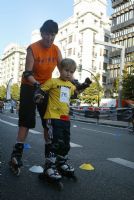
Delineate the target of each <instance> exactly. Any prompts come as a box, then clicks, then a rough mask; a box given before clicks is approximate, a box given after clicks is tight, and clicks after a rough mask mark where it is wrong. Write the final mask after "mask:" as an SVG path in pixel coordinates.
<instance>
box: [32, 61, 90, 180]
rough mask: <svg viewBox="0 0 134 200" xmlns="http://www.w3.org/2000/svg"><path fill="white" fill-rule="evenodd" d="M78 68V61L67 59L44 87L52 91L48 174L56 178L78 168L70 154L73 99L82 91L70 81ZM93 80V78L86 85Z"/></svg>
mask: <svg viewBox="0 0 134 200" xmlns="http://www.w3.org/2000/svg"><path fill="white" fill-rule="evenodd" d="M75 70H76V63H75V61H74V60H72V59H69V58H65V59H63V60H62V61H61V63H60V67H59V71H60V77H59V78H52V79H49V80H48V81H46V82H45V84H43V85H41V90H43V91H44V92H48V94H49V99H48V104H47V109H46V112H45V115H44V119H45V120H46V127H47V135H46V138H45V141H46V144H45V157H46V161H45V169H44V173H45V175H47V176H48V177H50V178H52V179H56V180H57V179H61V174H64V175H73V174H74V168H73V167H72V166H70V165H69V164H68V163H67V155H68V152H69V150H70V118H69V104H70V98H71V96H72V95H75V94H78V90H77V89H76V87H75V86H74V84H72V83H71V82H70V80H72V79H73V74H74V72H75ZM90 83H91V81H90V82H89V84H88V85H87V86H86V87H88V86H89V85H90ZM84 89H85V88H84ZM35 98H36V102H38V101H40V99H41V98H42V95H41V94H37V95H36V96H35ZM59 171H60V172H61V173H60V174H59Z"/></svg>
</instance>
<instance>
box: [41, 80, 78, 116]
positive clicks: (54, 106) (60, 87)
mask: <svg viewBox="0 0 134 200" xmlns="http://www.w3.org/2000/svg"><path fill="white" fill-rule="evenodd" d="M41 89H42V90H44V91H49V99H48V105H47V109H46V112H45V115H44V119H62V116H68V115H69V103H70V97H71V96H72V95H73V94H74V90H75V86H74V85H73V84H72V83H71V82H70V81H63V80H61V79H60V78H52V79H49V80H48V81H46V82H45V84H43V85H41Z"/></svg>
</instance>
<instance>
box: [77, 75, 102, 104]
mask: <svg viewBox="0 0 134 200" xmlns="http://www.w3.org/2000/svg"><path fill="white" fill-rule="evenodd" d="M93 79H94V82H92V84H91V85H90V87H88V88H87V89H86V90H85V91H84V92H83V93H82V94H81V95H79V99H80V100H81V101H83V102H84V103H90V104H95V103H99V101H100V98H101V96H102V94H103V93H104V91H103V88H102V87H101V85H100V84H99V76H96V77H93Z"/></svg>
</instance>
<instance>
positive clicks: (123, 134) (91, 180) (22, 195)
mask: <svg viewBox="0 0 134 200" xmlns="http://www.w3.org/2000/svg"><path fill="white" fill-rule="evenodd" d="M71 132H72V135H71V147H72V148H71V151H70V154H69V157H70V162H71V163H72V165H73V166H74V167H75V173H76V176H77V177H78V181H77V182H74V181H73V180H70V179H67V178H63V179H62V182H63V184H64V189H63V190H62V191H58V190H57V188H56V187H53V186H52V185H51V184H48V183H47V182H45V181H40V180H39V179H38V174H37V173H32V172H31V171H29V169H30V168H31V167H32V166H35V165H36V166H43V163H44V141H43V134H42V128H41V124H40V120H39V118H37V126H36V128H35V129H34V130H33V131H31V132H30V133H29V135H28V138H27V141H26V143H27V144H28V145H29V146H30V147H31V148H28V149H25V150H24V155H23V162H24V166H23V167H22V170H21V175H20V177H16V176H14V175H13V174H12V173H11V171H10V170H9V166H8V161H9V159H10V153H11V151H12V146H13V144H14V142H15V139H16V133H17V115H16V114H11V113H5V114H0V151H1V158H0V165H1V175H0V178H1V184H0V186H1V187H0V188H1V200H24V199H25V200H29V199H31V200H117V199H118V200H133V199H134V154H133V153H134V135H130V134H128V131H127V129H124V128H117V127H110V126H105V125H96V124H87V123H82V122H77V121H72V126H71ZM83 164H86V166H88V165H87V164H90V166H92V167H93V170H84V169H81V168H80V166H81V165H83Z"/></svg>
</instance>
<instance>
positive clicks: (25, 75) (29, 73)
mask: <svg viewBox="0 0 134 200" xmlns="http://www.w3.org/2000/svg"><path fill="white" fill-rule="evenodd" d="M29 76H33V72H32V71H24V72H23V77H24V78H26V79H27V78H28V77H29Z"/></svg>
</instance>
